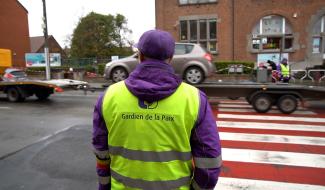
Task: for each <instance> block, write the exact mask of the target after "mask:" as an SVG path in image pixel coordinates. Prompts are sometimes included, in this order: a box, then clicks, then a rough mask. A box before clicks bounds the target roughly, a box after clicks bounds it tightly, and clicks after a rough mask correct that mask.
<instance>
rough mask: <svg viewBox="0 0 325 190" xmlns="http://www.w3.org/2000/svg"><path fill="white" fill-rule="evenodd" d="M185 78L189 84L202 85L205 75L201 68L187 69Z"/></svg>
mask: <svg viewBox="0 0 325 190" xmlns="http://www.w3.org/2000/svg"><path fill="white" fill-rule="evenodd" d="M184 78H185V81H186V82H187V83H189V84H200V83H201V82H202V81H203V79H204V73H203V71H202V69H200V68H199V67H190V68H188V69H186V71H185V73H184Z"/></svg>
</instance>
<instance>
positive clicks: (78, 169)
mask: <svg viewBox="0 0 325 190" xmlns="http://www.w3.org/2000/svg"><path fill="white" fill-rule="evenodd" d="M95 165H96V161H95V157H94V156H93V153H92V148H91V126H89V125H76V126H73V127H71V128H69V129H67V130H64V131H60V132H59V133H57V134H55V135H53V136H50V137H49V138H46V139H43V140H42V141H39V142H37V143H35V144H32V145H29V146H28V147H25V148H24V149H22V150H20V151H17V152H15V153H13V154H11V155H8V156H7V157H5V158H2V159H1V160H0V168H1V172H0V189H1V190H13V189H15V190H16V189H17V190H18V189H28V190H36V189H46V190H58V189H60V190H71V189H78V190H89V189H96V187H97V177H96V170H95Z"/></svg>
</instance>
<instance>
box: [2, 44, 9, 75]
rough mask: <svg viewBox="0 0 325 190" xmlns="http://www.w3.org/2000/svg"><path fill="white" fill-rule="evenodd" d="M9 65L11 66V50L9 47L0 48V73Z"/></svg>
mask: <svg viewBox="0 0 325 190" xmlns="http://www.w3.org/2000/svg"><path fill="white" fill-rule="evenodd" d="M9 67H12V60H11V51H10V50H9V49H0V75H2V74H3V73H4V71H5V70H6V69H7V68H9Z"/></svg>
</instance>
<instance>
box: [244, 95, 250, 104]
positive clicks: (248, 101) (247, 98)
mask: <svg viewBox="0 0 325 190" xmlns="http://www.w3.org/2000/svg"><path fill="white" fill-rule="evenodd" d="M245 100H246V101H247V103H248V104H252V101H250V100H249V97H248V96H247V97H245Z"/></svg>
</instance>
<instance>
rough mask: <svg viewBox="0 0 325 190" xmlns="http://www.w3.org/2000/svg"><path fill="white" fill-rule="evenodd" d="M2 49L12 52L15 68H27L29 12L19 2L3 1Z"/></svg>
mask: <svg viewBox="0 0 325 190" xmlns="http://www.w3.org/2000/svg"><path fill="white" fill-rule="evenodd" d="M0 48H1V49H9V50H11V52H12V63H13V66H14V67H25V53H28V52H30V42H29V30H28V11H27V10H26V9H25V7H24V6H23V5H22V4H20V3H19V2H18V1H17V0H6V1H1V6H0Z"/></svg>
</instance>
